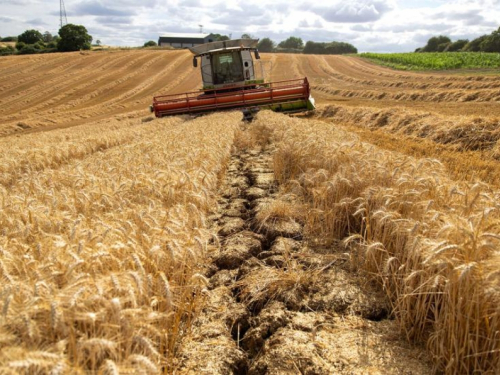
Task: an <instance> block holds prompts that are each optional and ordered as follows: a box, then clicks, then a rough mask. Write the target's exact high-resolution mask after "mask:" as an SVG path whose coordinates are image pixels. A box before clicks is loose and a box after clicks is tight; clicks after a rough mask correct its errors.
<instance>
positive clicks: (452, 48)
mask: <svg viewBox="0 0 500 375" xmlns="http://www.w3.org/2000/svg"><path fill="white" fill-rule="evenodd" d="M467 43H469V40H468V39H459V40H457V41H455V42H453V43H451V44H450V45H449V46H448V48H447V49H446V50H445V52H457V51H461V50H463V49H464V47H465V46H466V45H467Z"/></svg>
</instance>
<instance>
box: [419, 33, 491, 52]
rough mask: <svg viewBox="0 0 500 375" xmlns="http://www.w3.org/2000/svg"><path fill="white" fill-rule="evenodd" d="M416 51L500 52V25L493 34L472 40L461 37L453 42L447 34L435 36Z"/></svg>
mask: <svg viewBox="0 0 500 375" xmlns="http://www.w3.org/2000/svg"><path fill="white" fill-rule="evenodd" d="M415 52H500V27H499V28H498V30H495V31H493V32H492V33H491V34H488V35H482V36H480V37H478V38H476V39H473V40H470V41H469V40H468V39H459V40H456V41H454V42H452V40H451V39H450V38H449V37H447V36H445V35H439V36H434V37H432V38H430V39H429V40H428V41H427V44H426V45H425V46H424V47H421V48H417V49H416V50H415Z"/></svg>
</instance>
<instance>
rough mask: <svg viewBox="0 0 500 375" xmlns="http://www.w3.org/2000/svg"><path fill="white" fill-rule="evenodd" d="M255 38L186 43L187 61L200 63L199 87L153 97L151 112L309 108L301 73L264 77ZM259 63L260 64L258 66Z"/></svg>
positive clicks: (251, 112) (246, 113)
mask: <svg viewBox="0 0 500 375" xmlns="http://www.w3.org/2000/svg"><path fill="white" fill-rule="evenodd" d="M257 42H258V39H236V40H227V41H219V42H212V43H206V44H200V45H197V46H194V47H192V48H190V51H191V52H192V53H193V55H194V57H193V66H194V67H195V68H197V67H198V62H199V63H200V64H199V65H200V68H201V69H200V70H201V78H202V81H203V89H202V90H200V91H197V92H188V93H184V94H175V95H164V96H157V97H155V98H153V105H152V106H151V111H152V112H154V113H155V115H156V117H163V116H169V115H178V114H203V113H207V112H213V111H222V110H231V109H240V110H241V111H242V112H243V115H244V119H245V120H249V121H251V120H252V119H253V116H254V114H255V113H256V112H258V111H259V110H260V109H271V110H273V111H276V112H289V113H290V112H292V113H293V112H303V111H309V110H313V109H314V108H315V107H314V99H313V98H312V97H311V94H310V88H309V82H308V81H307V78H299V79H292V80H287V81H279V82H266V81H265V77H264V70H263V68H262V65H261V64H258V65H257V64H256V63H255V61H254V60H253V57H252V55H253V56H255V60H259V59H260V55H259V51H258V49H257ZM259 68H260V69H259Z"/></svg>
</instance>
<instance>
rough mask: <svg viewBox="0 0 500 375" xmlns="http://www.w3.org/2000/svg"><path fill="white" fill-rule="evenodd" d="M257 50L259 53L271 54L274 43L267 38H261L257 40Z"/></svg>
mask: <svg viewBox="0 0 500 375" xmlns="http://www.w3.org/2000/svg"><path fill="white" fill-rule="evenodd" d="M257 48H258V49H259V51H260V52H273V51H274V42H273V41H272V40H271V39H269V38H263V39H261V40H259V43H258V44H257Z"/></svg>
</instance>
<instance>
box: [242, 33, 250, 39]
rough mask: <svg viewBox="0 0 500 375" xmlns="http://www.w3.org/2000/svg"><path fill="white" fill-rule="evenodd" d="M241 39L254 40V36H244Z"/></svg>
mask: <svg viewBox="0 0 500 375" xmlns="http://www.w3.org/2000/svg"><path fill="white" fill-rule="evenodd" d="M241 39H253V36H251V35H250V34H243V35H242V36H241Z"/></svg>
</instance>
